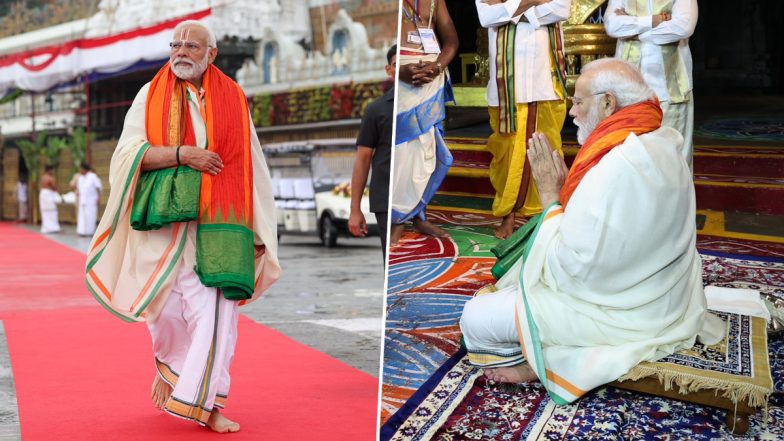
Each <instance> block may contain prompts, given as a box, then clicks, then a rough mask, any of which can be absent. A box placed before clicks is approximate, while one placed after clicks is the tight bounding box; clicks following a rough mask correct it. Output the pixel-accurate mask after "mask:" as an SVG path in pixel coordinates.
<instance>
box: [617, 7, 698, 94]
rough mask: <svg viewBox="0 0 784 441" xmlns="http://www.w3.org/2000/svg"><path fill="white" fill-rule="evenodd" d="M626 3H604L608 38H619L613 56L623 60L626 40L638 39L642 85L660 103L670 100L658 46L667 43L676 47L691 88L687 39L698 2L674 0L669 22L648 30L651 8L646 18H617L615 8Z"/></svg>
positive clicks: (692, 30)
mask: <svg viewBox="0 0 784 441" xmlns="http://www.w3.org/2000/svg"><path fill="white" fill-rule="evenodd" d="M626 3H627V0H610V1H609V2H608V3H607V12H605V14H604V27H605V29H606V30H607V35H609V36H610V37H613V38H617V39H618V43H617V46H616V50H615V57H616V58H621V59H623V56H622V55H623V47H624V45H625V44H626V39H628V38H635V37H636V38H639V40H640V43H641V44H640V50H641V52H642V55H641V60H640V66H639V69H640V72H642V76H643V78H644V79H645V82H646V83H648V85H649V86H650V87H651V89H653V91H654V92H656V96H657V97H659V101H669V100H670V94H669V93H668V92H667V83H666V78H667V75H668V74H671V73H669V72H666V70H665V68H664V61H663V59H662V55H661V46H663V45H669V44H677V45H678V54H679V56H680V61H681V63H682V64H683V67H684V68H685V70H686V73H687V75H688V81H689V88H688V90H691V89H692V88H693V80H692V72H691V71H692V59H691V51H690V50H689V37H691V35H692V34H693V33H694V29H695V28H696V27H697V15H698V13H697V0H675V1H674V3H673V5H672V19H671V20H667V21H664V22H662V23H660V24H659V26H656V27H655V28H653V27H651V26H652V24H653V18H652V14H651V11H650V8H649V9H648V11H647V15H639V16H632V15H616V14H615V10H616V9H624V8H626V9H628V8H627V6H626Z"/></svg>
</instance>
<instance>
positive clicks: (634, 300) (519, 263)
mask: <svg viewBox="0 0 784 441" xmlns="http://www.w3.org/2000/svg"><path fill="white" fill-rule="evenodd" d="M570 114H571V115H572V116H573V117H574V121H575V124H576V125H577V127H578V141H579V143H580V144H581V145H582V148H581V149H580V152H579V153H578V155H577V158H576V159H575V162H574V164H573V165H572V168H571V170H568V171H567V168H566V165H565V163H564V162H563V159H562V158H561V157H560V155H558V154H557V153H554V152H553V150H552V149H551V147H550V146H549V144H548V142H547V139H546V137H544V136H542V135H541V134H540V133H534V135H533V137H532V138H531V139H530V140H529V142H528V146H529V149H528V155H529V158H530V161H531V166H532V173H533V176H534V179H535V182H536V186H537V189H538V190H539V194H540V196H541V200H542V206H543V207H545V210H544V212H543V213H542V214H541V215H540V216H539V217H537V218H533V219H531V220H530V221H529V224H530V225H529V226H528V228H525V227H524V228H521V229H520V230H519V231H518V233H519V234H520V235H525V234H528V235H529V236H528V237H526V238H525V239H523V240H518V239H520V237H518V236H516V235H517V234H518V233H515V235H513V236H512V237H511V238H510V239H509V240H510V241H512V243H513V242H514V240H518V245H517V248H522V252H521V253H520V255H519V256H520V257H516V258H515V259H514V260H513V262H505V261H504V259H503V258H501V259H500V260H499V263H498V264H497V265H496V268H494V274H496V275H500V274H501V273H503V276H500V279H499V280H498V283H497V284H496V288H497V291H496V292H492V293H489V294H483V295H479V296H477V297H476V298H474V299H472V300H470V301H469V302H468V303H467V304H466V305H465V309H464V311H463V316H462V318H461V321H460V326H461V329H462V331H463V336H464V339H465V344H466V347H467V348H468V352H469V358H470V360H471V362H472V363H474V364H475V365H478V366H482V367H484V368H485V375H487V376H488V377H489V378H490V379H491V380H495V381H501V382H515V383H516V382H526V381H532V380H535V379H537V378H538V379H539V380H540V381H541V382H542V384H543V385H544V386H545V388H546V389H547V391H548V393H549V394H550V396H551V397H552V398H553V400H554V401H555V402H556V403H557V404H566V403H569V402H572V401H574V400H576V399H577V398H579V397H580V396H582V395H583V394H585V393H586V392H588V391H590V390H591V389H593V388H595V387H597V386H600V385H602V384H605V383H608V382H611V381H614V380H616V379H617V378H618V377H620V376H622V375H623V374H625V373H626V372H627V371H628V370H629V369H630V368H632V367H634V366H635V365H637V364H638V363H640V362H641V361H645V360H657V359H659V358H662V357H664V356H666V355H669V354H671V353H673V352H675V351H677V350H680V349H682V348H688V347H690V346H692V345H693V344H694V341H695V338H696V337H697V335H698V334H701V340H702V341H703V342H705V343H707V344H712V343H715V342H717V341H718V340H719V338H720V335H718V333H717V332H715V330H716V329H717V327H716V325H718V323H717V322H716V320H720V319H718V318H717V317H715V316H712V315H710V314H707V313H706V309H705V295H704V293H703V288H702V266H701V261H700V256H699V254H698V253H697V249H696V247H695V243H696V230H695V222H694V219H695V196H694V185H693V183H692V180H691V173H690V171H689V167H688V165H687V163H686V160H685V159H684V157H683V156H682V155H681V154H680V153H679V147H680V144H681V143H682V142H683V138H682V136H681V135H680V134H679V133H678V132H677V131H675V130H674V129H671V128H668V127H661V122H662V112H661V108H660V107H659V103H658V100H657V99H656V96H655V94H654V93H653V91H652V90H651V89H650V88H649V87H648V86H647V85H646V84H645V81H644V80H643V78H642V76H641V75H640V73H639V71H637V70H636V69H635V68H634V67H633V66H632V65H630V64H628V63H626V62H624V61H620V60H615V59H602V60H598V61H594V62H592V63H589V64H587V65H586V66H585V67H584V68H583V70H582V75H581V76H580V78H579V79H578V80H577V84H576V88H575V95H574V97H572V109H571V111H570ZM567 173H568V176H567ZM703 331H704V332H703Z"/></svg>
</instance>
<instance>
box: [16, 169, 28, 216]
mask: <svg viewBox="0 0 784 441" xmlns="http://www.w3.org/2000/svg"><path fill="white" fill-rule="evenodd" d="M26 181H27V176H24V175H22V176H19V180H18V181H17V182H16V220H17V222H24V221H26V220H27V182H26Z"/></svg>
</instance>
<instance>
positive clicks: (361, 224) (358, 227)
mask: <svg viewBox="0 0 784 441" xmlns="http://www.w3.org/2000/svg"><path fill="white" fill-rule="evenodd" d="M348 230H349V231H351V234H353V235H354V236H356V237H365V235H366V234H367V233H368V227H367V222H366V221H365V215H364V214H362V212H361V211H356V210H351V214H349V216H348Z"/></svg>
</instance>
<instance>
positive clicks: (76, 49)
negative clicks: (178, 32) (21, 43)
mask: <svg viewBox="0 0 784 441" xmlns="http://www.w3.org/2000/svg"><path fill="white" fill-rule="evenodd" d="M210 13H211V10H210V9H206V10H204V11H200V12H196V13H193V14H189V15H187V16H184V17H179V18H176V19H172V20H168V21H165V22H162V23H158V24H156V25H154V26H150V27H143V28H137V29H133V30H130V31H126V32H122V33H119V34H115V35H109V36H106V37H98V38H84V39H78V40H72V41H69V42H66V43H63V44H60V45H56V46H48V47H41V48H36V49H31V50H26V51H23V52H18V53H14V54H9V55H5V56H0V96H2V95H4V94H5V93H6V92H7V91H8V90H10V89H14V88H17V89H23V90H27V91H33V92H43V91H46V90H49V89H51V88H53V87H55V86H57V85H59V84H63V83H67V82H71V81H73V80H75V79H77V78H78V77H80V76H82V75H85V74H90V73H94V72H98V73H115V72H120V71H123V70H125V69H127V68H129V67H130V66H133V65H134V64H137V63H139V62H140V61H153V60H162V59H166V58H168V57H169V53H170V50H169V42H170V41H171V38H172V31H173V29H174V28H175V27H176V26H177V24H178V23H179V22H181V21H183V20H200V19H204V18H206V17H208V16H209V15H210Z"/></svg>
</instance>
